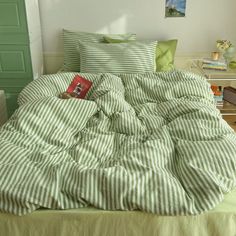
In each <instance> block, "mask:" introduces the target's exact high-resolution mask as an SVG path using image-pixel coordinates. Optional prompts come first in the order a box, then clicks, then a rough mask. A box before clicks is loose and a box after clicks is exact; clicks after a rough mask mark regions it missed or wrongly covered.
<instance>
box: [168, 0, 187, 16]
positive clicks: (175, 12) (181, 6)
mask: <svg viewBox="0 0 236 236" xmlns="http://www.w3.org/2000/svg"><path fill="white" fill-rule="evenodd" d="M185 12H186V0H165V17H185Z"/></svg>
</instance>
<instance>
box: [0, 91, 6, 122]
mask: <svg viewBox="0 0 236 236" xmlns="http://www.w3.org/2000/svg"><path fill="white" fill-rule="evenodd" d="M6 121H7V107H6V99H5V94H4V91H3V90H0V126H1V125H3V124H4V123H5V122H6Z"/></svg>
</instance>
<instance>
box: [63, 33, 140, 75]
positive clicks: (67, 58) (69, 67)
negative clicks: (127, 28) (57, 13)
mask: <svg viewBox="0 0 236 236" xmlns="http://www.w3.org/2000/svg"><path fill="white" fill-rule="evenodd" d="M104 36H106V35H105V34H95V33H86V32H76V31H70V30H65V29H63V41H64V66H63V70H64V71H78V72H79V71H80V56H79V53H78V51H77V50H76V47H77V46H78V41H79V40H83V41H86V42H94V43H104V39H103V37H104ZM108 36H109V37H112V38H114V39H122V40H129V39H136V35H135V34H117V35H115V34H110V35H108Z"/></svg>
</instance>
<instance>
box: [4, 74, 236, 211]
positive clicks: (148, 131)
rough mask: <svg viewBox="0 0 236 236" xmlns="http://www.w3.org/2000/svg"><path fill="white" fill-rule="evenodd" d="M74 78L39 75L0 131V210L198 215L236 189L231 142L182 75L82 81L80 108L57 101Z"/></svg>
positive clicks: (196, 82) (205, 97) (207, 97)
mask: <svg viewBox="0 0 236 236" xmlns="http://www.w3.org/2000/svg"><path fill="white" fill-rule="evenodd" d="M74 75H75V73H61V74H56V75H48V76H43V77H42V78H41V79H38V80H35V81H33V82H32V83H31V84H30V85H28V86H27V87H26V88H25V89H24V90H23V91H22V93H21V94H20V97H19V104H20V107H19V109H18V110H17V111H16V112H15V113H14V115H13V116H12V117H11V119H10V120H9V122H8V123H7V124H5V125H4V126H3V127H2V128H1V129H0V165H1V168H0V209H1V211H3V212H10V213H14V214H18V215H22V214H26V213H29V212H32V211H33V210H35V209H37V208H39V207H45V208H53V209H68V208H79V207H85V206H87V205H92V206H95V207H97V208H102V209H109V210H136V209H138V210H142V211H147V212H152V213H157V214H162V215H165V214H168V215H177V214H178V215H179V214H180V215H182V214H197V213H201V212H204V211H206V210H209V209H211V208H213V207H214V206H215V205H216V204H218V203H219V202H220V201H222V199H223V198H224V194H225V193H227V192H229V191H230V190H231V189H233V188H234V187H235V185H236V136H235V133H234V131H233V130H232V129H231V128H230V127H229V126H228V125H227V123H226V122H225V121H224V120H223V119H222V118H221V115H220V114H219V112H218V110H217V109H216V108H215V106H214V101H213V97H212V95H211V94H210V88H209V85H208V84H207V83H206V82H205V81H204V79H203V78H201V77H198V76H196V75H193V74H190V73H183V72H180V71H172V72H169V73H165V72H164V73H150V74H142V75H141V74H136V75H120V76H115V75H112V74H82V76H84V77H85V78H87V79H89V80H92V81H93V87H92V89H91V90H90V92H89V94H88V95H87V100H79V99H69V100H61V99H59V98H58V97H57V95H58V94H59V93H60V92H63V91H65V90H66V88H67V86H68V85H69V83H70V82H71V80H72V79H73V77H74Z"/></svg>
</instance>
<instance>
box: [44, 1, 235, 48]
mask: <svg viewBox="0 0 236 236" xmlns="http://www.w3.org/2000/svg"><path fill="white" fill-rule="evenodd" d="M39 5H40V12H41V21H42V32H43V44H44V51H45V52H62V51H63V45H62V39H61V37H59V36H60V35H61V32H62V28H66V29H71V30H78V31H87V32H97V33H127V32H134V33H136V34H137V36H138V38H139V39H157V40H161V39H168V38H178V40H179V43H178V50H179V51H183V52H189V51H208V50H213V46H214V42H215V40H216V39H218V38H227V39H230V40H232V41H233V42H234V41H236V31H235V27H234V25H235V23H236V22H235V19H236V18H235V17H234V15H235V9H236V1H235V0H227V4H225V2H224V1H217V4H216V3H215V0H208V1H205V0H199V1H191V0H190V1H187V5H186V17H183V18H182V17H181V18H165V0H146V1H141V0H128V1H127V0H119V1H115V0H113V1H112V0H98V1H96V0H68V1H64V0H43V1H39ZM212 7H213V8H212ZM199 13H200V14H199ZM216 16H217V17H216ZM212 19H214V20H212ZM233 21H234V22H235V23H234V22H233ZM235 43H236V42H235Z"/></svg>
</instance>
